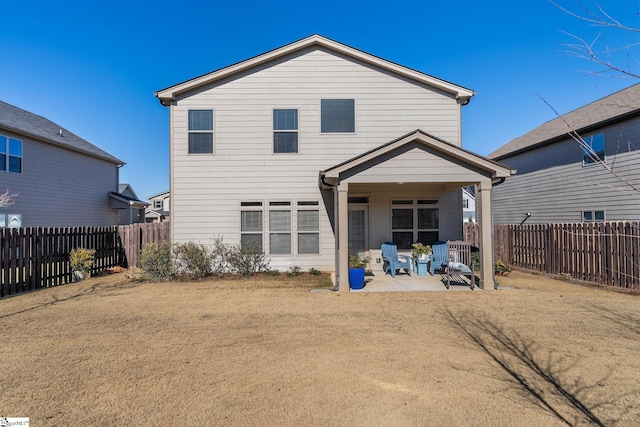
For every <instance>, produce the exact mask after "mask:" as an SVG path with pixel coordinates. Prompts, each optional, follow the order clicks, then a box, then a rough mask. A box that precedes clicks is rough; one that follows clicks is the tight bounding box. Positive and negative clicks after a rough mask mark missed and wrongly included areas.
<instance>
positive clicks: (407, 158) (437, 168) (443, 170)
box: [346, 148, 483, 183]
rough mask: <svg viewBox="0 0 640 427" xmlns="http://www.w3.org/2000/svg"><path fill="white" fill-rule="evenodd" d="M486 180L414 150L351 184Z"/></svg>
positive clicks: (374, 167)
mask: <svg viewBox="0 0 640 427" xmlns="http://www.w3.org/2000/svg"><path fill="white" fill-rule="evenodd" d="M481 179H483V177H482V176H481V175H479V174H477V173H474V172H473V171H472V170H469V169H466V168H464V167H463V166H460V165H457V164H453V163H452V162H450V161H448V160H446V159H443V158H442V157H439V156H436V155H434V154H432V153H429V152H427V151H424V150H422V149H420V148H413V149H411V150H409V151H406V152H404V153H402V154H400V155H397V156H395V157H392V158H390V159H389V160H387V161H385V162H384V163H381V164H378V165H376V166H372V167H370V168H367V169H366V170H364V171H362V172H359V173H358V174H357V175H355V176H353V177H350V178H347V179H346V181H347V182H441V183H449V182H476V181H479V180H481Z"/></svg>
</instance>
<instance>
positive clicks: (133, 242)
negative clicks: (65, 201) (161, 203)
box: [0, 222, 169, 298]
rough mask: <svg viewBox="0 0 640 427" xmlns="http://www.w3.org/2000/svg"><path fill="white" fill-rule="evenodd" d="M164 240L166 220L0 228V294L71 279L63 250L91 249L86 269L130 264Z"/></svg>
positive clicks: (103, 268) (95, 272) (131, 265)
mask: <svg viewBox="0 0 640 427" xmlns="http://www.w3.org/2000/svg"><path fill="white" fill-rule="evenodd" d="M163 240H165V241H169V223H168V222H164V223H156V224H132V225H125V226H110V227H64V228H43V227H37V228H15V229H11V228H2V229H0V298H2V297H5V296H9V295H15V294H18V293H22V292H26V291H32V290H36V289H41V288H48V287H51V286H58V285H62V284H65V283H69V282H71V281H72V271H71V268H70V266H69V252H70V251H71V249H74V248H87V249H95V250H96V255H95V262H94V264H93V267H92V269H91V274H98V273H100V272H102V271H104V270H106V269H107V268H110V267H115V266H123V267H135V266H136V265H137V261H138V256H139V253H140V249H141V248H142V247H143V246H144V245H145V244H147V243H150V242H154V241H163Z"/></svg>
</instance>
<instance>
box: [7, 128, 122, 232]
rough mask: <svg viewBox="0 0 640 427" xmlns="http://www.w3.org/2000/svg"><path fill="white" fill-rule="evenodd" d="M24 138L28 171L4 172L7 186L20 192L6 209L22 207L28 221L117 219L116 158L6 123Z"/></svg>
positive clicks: (57, 223)
mask: <svg viewBox="0 0 640 427" xmlns="http://www.w3.org/2000/svg"><path fill="white" fill-rule="evenodd" d="M0 134H3V135H7V136H12V137H14V138H17V139H20V140H22V142H23V157H22V158H23V163H22V173H21V174H14V173H7V172H0V182H1V183H2V184H0V185H1V188H2V189H3V191H4V189H6V188H9V189H10V190H11V191H12V192H15V193H19V195H18V197H16V199H15V205H14V206H11V207H9V208H0V212H2V213H21V214H22V226H23V227H73V226H103V225H115V224H117V222H118V217H117V215H118V214H117V210H116V209H111V208H110V207H109V192H111V191H113V192H117V191H118V167H117V165H116V164H114V163H111V162H107V161H105V160H100V159H97V158H95V157H91V156H87V155H84V154H80V153H78V152H75V151H71V150H67V149H64V148H61V147H57V146H54V145H52V144H49V143H44V142H40V141H35V140H33V139H30V138H26V137H23V136H21V135H17V134H11V133H7V132H5V131H3V130H1V129H0Z"/></svg>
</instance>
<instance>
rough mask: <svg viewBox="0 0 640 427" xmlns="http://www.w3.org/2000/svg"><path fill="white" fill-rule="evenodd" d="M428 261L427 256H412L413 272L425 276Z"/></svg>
mask: <svg viewBox="0 0 640 427" xmlns="http://www.w3.org/2000/svg"><path fill="white" fill-rule="evenodd" d="M428 262H429V258H417V257H413V272H414V273H416V274H417V275H418V276H426V275H427V263H428Z"/></svg>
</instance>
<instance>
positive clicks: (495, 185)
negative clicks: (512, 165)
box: [491, 177, 507, 187]
mask: <svg viewBox="0 0 640 427" xmlns="http://www.w3.org/2000/svg"><path fill="white" fill-rule="evenodd" d="M506 179H507V178H505V177H502V178H500V179H499V180H498V181H496V182H492V183H491V186H492V187H497V186H498V185H500V184H502V183H503V182H505V180H506Z"/></svg>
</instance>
